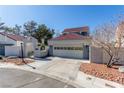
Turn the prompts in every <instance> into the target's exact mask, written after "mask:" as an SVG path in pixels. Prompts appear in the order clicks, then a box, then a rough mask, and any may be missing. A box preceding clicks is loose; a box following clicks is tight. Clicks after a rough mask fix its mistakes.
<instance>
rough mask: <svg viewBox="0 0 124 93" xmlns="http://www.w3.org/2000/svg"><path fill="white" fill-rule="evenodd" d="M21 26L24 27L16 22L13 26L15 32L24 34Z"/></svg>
mask: <svg viewBox="0 0 124 93" xmlns="http://www.w3.org/2000/svg"><path fill="white" fill-rule="evenodd" d="M21 28H22V27H21V26H19V25H17V24H16V25H15V27H13V34H16V35H20V34H22V32H21Z"/></svg>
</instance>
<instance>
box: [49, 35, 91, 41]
mask: <svg viewBox="0 0 124 93" xmlns="http://www.w3.org/2000/svg"><path fill="white" fill-rule="evenodd" d="M83 39H91V37H90V36H82V35H79V34H74V33H70V34H65V35H60V36H59V37H55V38H52V39H51V40H83Z"/></svg>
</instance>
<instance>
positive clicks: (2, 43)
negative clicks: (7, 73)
mask: <svg viewBox="0 0 124 93" xmlns="http://www.w3.org/2000/svg"><path fill="white" fill-rule="evenodd" d="M21 43H22V45H23V54H24V57H27V56H28V54H29V53H31V52H34V51H35V48H36V47H37V40H36V39H35V38H33V37H26V36H20V35H14V34H7V33H5V32H0V55H2V56H21V55H22V52H21Z"/></svg>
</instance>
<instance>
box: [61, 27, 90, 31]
mask: <svg viewBox="0 0 124 93" xmlns="http://www.w3.org/2000/svg"><path fill="white" fill-rule="evenodd" d="M80 31H83V32H88V31H89V27H88V26H84V27H77V28H67V29H64V31H63V32H80Z"/></svg>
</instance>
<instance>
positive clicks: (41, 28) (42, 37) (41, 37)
mask: <svg viewBox="0 0 124 93" xmlns="http://www.w3.org/2000/svg"><path fill="white" fill-rule="evenodd" d="M53 35H54V29H50V28H48V27H47V26H46V25H45V24H41V25H38V28H37V31H36V32H35V34H34V35H33V36H34V37H35V38H36V39H37V40H38V42H39V43H42V44H43V43H45V44H46V45H47V41H48V39H51V38H52V37H53Z"/></svg>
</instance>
